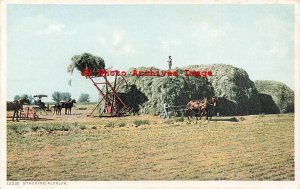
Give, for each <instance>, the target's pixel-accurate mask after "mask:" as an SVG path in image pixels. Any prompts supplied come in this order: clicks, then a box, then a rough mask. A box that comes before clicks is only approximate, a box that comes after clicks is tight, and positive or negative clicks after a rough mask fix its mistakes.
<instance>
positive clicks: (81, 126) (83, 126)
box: [79, 125, 87, 130]
mask: <svg viewBox="0 0 300 189" xmlns="http://www.w3.org/2000/svg"><path fill="white" fill-rule="evenodd" d="M79 128H80V129H81V130H85V129H87V127H86V126H85V125H80V126H79Z"/></svg>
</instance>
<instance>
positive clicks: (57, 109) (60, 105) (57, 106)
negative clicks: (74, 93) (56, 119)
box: [53, 98, 76, 115]
mask: <svg viewBox="0 0 300 189" xmlns="http://www.w3.org/2000/svg"><path fill="white" fill-rule="evenodd" d="M74 103H75V104H76V100H75V99H71V98H70V99H69V100H68V101H60V102H58V103H56V104H55V105H54V106H53V108H54V113H55V114H56V115H61V110H62V109H63V108H65V114H71V111H72V107H73V106H74Z"/></svg>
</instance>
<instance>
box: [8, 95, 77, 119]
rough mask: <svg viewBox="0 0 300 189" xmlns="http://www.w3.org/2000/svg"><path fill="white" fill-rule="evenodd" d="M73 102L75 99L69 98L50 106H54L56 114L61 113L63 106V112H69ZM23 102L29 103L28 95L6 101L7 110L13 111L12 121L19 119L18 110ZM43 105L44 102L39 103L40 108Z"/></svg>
mask: <svg viewBox="0 0 300 189" xmlns="http://www.w3.org/2000/svg"><path fill="white" fill-rule="evenodd" d="M74 103H76V100H75V99H71V98H70V99H69V100H68V101H61V102H58V103H56V104H55V105H54V106H53V107H52V108H54V113H56V115H58V114H60V115H61V110H62V109H63V108H65V114H71V110H72V107H73V106H74ZM24 104H28V105H30V100H29V98H28V96H24V97H22V98H21V99H18V100H14V101H13V102H7V103H6V105H7V106H6V107H7V108H6V109H7V111H14V114H13V118H12V121H15V119H16V120H17V121H19V118H20V112H21V110H22V109H23V105H24ZM43 107H46V106H45V104H44V105H43V106H42V103H41V108H42V109H43ZM43 110H44V109H43Z"/></svg>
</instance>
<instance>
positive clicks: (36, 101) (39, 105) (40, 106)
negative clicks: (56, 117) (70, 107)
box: [33, 94, 51, 115]
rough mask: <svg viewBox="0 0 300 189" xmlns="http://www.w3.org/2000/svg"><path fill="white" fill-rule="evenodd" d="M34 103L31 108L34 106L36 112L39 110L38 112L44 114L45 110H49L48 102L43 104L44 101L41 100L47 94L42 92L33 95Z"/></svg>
mask: <svg viewBox="0 0 300 189" xmlns="http://www.w3.org/2000/svg"><path fill="white" fill-rule="evenodd" d="M33 97H34V105H33V108H35V109H36V110H37V112H39V113H40V114H43V113H44V114H46V115H47V112H50V111H51V110H50V108H49V104H47V105H46V104H45V102H43V101H42V98H43V97H48V95H44V94H39V95H34V96H33Z"/></svg>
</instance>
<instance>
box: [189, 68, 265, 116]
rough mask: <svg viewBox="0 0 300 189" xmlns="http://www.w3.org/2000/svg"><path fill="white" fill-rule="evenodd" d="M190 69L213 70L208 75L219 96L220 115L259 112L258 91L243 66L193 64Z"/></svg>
mask: <svg viewBox="0 0 300 189" xmlns="http://www.w3.org/2000/svg"><path fill="white" fill-rule="evenodd" d="M187 68H188V69H190V70H200V71H201V70H211V71H212V74H213V76H211V77H208V81H209V82H210V83H211V84H212V86H213V88H214V91H215V94H216V96H218V97H220V98H219V103H218V107H217V112H219V113H220V115H247V114H259V113H260V112H261V106H260V101H259V95H258V91H257V89H256V87H255V85H254V83H253V82H252V81H251V80H250V79H249V76H248V74H247V72H246V71H245V70H243V69H241V68H237V67H233V66H230V65H224V64H212V65H193V66H188V67H187Z"/></svg>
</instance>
